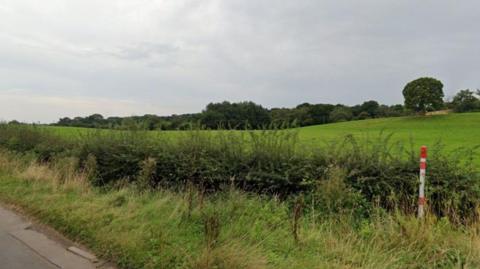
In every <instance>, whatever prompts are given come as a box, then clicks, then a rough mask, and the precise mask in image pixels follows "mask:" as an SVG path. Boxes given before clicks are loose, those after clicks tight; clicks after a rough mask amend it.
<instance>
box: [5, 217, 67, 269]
mask: <svg viewBox="0 0 480 269" xmlns="http://www.w3.org/2000/svg"><path fill="white" fill-rule="evenodd" d="M22 225H24V222H23V221H22V220H21V219H20V218H18V217H17V216H15V215H13V214H11V213H10V212H9V211H7V210H5V209H3V208H1V207H0V268H1V269H27V268H28V269H54V268H58V267H56V266H54V265H52V264H51V263H49V262H48V261H47V260H45V259H44V258H42V257H41V256H40V255H38V254H37V253H35V252H34V251H33V250H32V249H30V248H29V247H28V246H27V245H25V244H24V243H22V242H20V241H19V240H17V239H16V238H14V237H13V236H12V235H11V234H10V232H12V231H14V230H15V229H18V228H20V227H21V226H22Z"/></svg>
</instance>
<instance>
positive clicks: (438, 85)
mask: <svg viewBox="0 0 480 269" xmlns="http://www.w3.org/2000/svg"><path fill="white" fill-rule="evenodd" d="M403 97H404V98H405V107H406V108H407V109H411V110H413V111H415V112H417V113H425V112H427V111H435V110H439V109H441V108H442V107H443V97H444V94H443V84H442V82H441V81H440V80H438V79H435V78H429V77H424V78H419V79H416V80H414V81H411V82H409V83H408V84H407V85H405V88H404V89H403Z"/></svg>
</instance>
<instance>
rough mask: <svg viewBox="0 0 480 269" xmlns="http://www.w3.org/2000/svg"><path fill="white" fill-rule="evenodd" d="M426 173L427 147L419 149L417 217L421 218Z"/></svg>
mask: <svg viewBox="0 0 480 269" xmlns="http://www.w3.org/2000/svg"><path fill="white" fill-rule="evenodd" d="M426 171H427V147H426V146H422V147H421V148H420V186H419V188H418V217H419V218H423V215H424V206H425V174H426Z"/></svg>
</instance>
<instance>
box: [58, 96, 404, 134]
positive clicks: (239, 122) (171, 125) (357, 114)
mask: <svg viewBox="0 0 480 269" xmlns="http://www.w3.org/2000/svg"><path fill="white" fill-rule="evenodd" d="M407 113H408V112H406V110H405V109H404V107H403V106H402V105H393V106H387V105H380V104H379V103H378V102H377V101H373V100H372V101H367V102H364V103H363V104H361V105H355V106H346V105H341V104H337V105H332V104H310V103H303V104H300V105H298V106H296V107H294V108H272V109H267V108H265V107H263V106H261V105H259V104H256V103H254V102H251V101H246V102H238V103H231V102H228V101H224V102H220V103H210V104H208V105H207V106H206V108H205V109H204V110H203V111H202V112H200V113H194V114H182V115H171V116H157V115H151V114H147V115H143V116H129V117H108V118H105V117H103V116H102V115H100V114H93V115H90V116H87V117H75V118H68V117H65V118H61V119H60V120H59V121H58V122H57V123H55V125H58V126H73V127H87V128H107V129H128V130H132V129H137V130H184V129H189V128H191V127H192V125H201V126H203V127H204V128H207V129H219V128H222V129H223V128H225V129H262V128H268V127H270V126H273V125H275V126H276V127H281V126H284V127H292V126H308V125H317V124H326V123H333V122H341V121H350V120H362V119H369V118H379V117H396V116H403V115H406V114H407Z"/></svg>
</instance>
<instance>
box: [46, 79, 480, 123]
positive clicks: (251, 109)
mask: <svg viewBox="0 0 480 269" xmlns="http://www.w3.org/2000/svg"><path fill="white" fill-rule="evenodd" d="M403 96H404V98H405V100H404V104H403V105H402V104H397V105H383V104H380V103H378V102H377V101H375V100H370V101H366V102H363V103H362V104H359V105H354V106H347V105H342V104H336V105H334V104H310V103H303V104H300V105H298V106H296V107H294V108H271V109H267V108H265V107H263V106H261V105H259V104H256V103H254V102H251V101H245V102H238V103H232V102H228V101H224V102H220V103H210V104H208V105H207V106H206V107H205V109H204V110H203V111H202V112H200V113H193V114H181V115H171V116H157V115H151V114H147V115H143V116H129V117H108V118H105V117H103V116H102V115H100V114H93V115H90V116H87V117H75V118H68V117H65V118H61V119H60V120H59V121H58V122H57V123H55V124H54V125H58V126H74V127H87V128H108V129H129V130H131V129H138V130H184V129H189V128H191V127H192V126H193V125H195V126H198V125H200V126H202V127H204V128H207V129H219V128H222V129H223V128H225V129H261V128H268V127H272V126H275V127H277V128H278V127H282V126H283V127H292V126H309V125H318V124H327V123H334V122H342V121H351V120H364V119H370V118H385V117H399V116H406V115H412V114H425V113H427V112H429V111H435V110H441V109H451V110H453V111H455V112H468V111H480V99H479V98H478V96H480V90H477V91H476V92H474V91H471V90H461V91H460V92H458V93H457V94H456V95H455V97H454V98H453V99H452V100H451V101H444V93H443V84H442V82H441V81H440V80H437V79H435V78H430V77H423V78H419V79H416V80H413V81H411V82H409V83H408V84H407V85H406V86H405V87H404V89H403Z"/></svg>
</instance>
